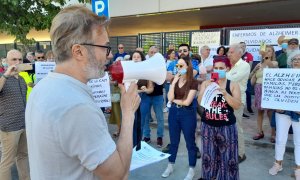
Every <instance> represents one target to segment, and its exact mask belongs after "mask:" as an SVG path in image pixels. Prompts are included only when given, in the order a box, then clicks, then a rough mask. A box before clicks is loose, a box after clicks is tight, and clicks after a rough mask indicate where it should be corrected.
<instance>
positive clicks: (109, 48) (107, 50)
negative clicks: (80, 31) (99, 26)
mask: <svg viewBox="0 0 300 180" xmlns="http://www.w3.org/2000/svg"><path fill="white" fill-rule="evenodd" d="M80 45H86V46H95V47H101V48H106V56H109V54H110V51H111V47H110V46H102V45H96V44H86V43H83V44H80Z"/></svg>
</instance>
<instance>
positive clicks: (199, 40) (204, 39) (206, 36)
mask: <svg viewBox="0 0 300 180" xmlns="http://www.w3.org/2000/svg"><path fill="white" fill-rule="evenodd" d="M220 43H221V32H220V31H216V32H192V46H199V47H201V46H204V45H208V46H213V45H220Z"/></svg>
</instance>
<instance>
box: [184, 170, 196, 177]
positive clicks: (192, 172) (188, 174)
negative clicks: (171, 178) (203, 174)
mask: <svg viewBox="0 0 300 180" xmlns="http://www.w3.org/2000/svg"><path fill="white" fill-rule="evenodd" d="M194 176H195V171H194V168H190V169H189V172H188V173H187V175H186V176H185V178H184V180H192V179H193V178H194Z"/></svg>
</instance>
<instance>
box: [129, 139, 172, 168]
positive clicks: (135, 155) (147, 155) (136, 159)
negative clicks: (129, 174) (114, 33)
mask: <svg viewBox="0 0 300 180" xmlns="http://www.w3.org/2000/svg"><path fill="white" fill-rule="evenodd" d="M169 156H170V154H167V153H163V152H160V151H158V150H156V149H154V148H153V147H151V146H150V145H149V144H147V143H145V142H144V141H141V149H140V150H138V151H136V148H133V152H132V158H131V163H130V171H132V170H134V169H137V168H140V167H143V166H146V165H149V164H152V163H155V162H158V161H161V160H163V159H166V158H168V157H169Z"/></svg>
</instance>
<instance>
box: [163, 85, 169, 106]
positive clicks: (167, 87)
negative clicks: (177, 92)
mask: <svg viewBox="0 0 300 180" xmlns="http://www.w3.org/2000/svg"><path fill="white" fill-rule="evenodd" d="M164 88H165V90H166V101H165V103H166V105H167V103H168V101H169V99H168V92H169V89H170V83H165V85H164Z"/></svg>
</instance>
